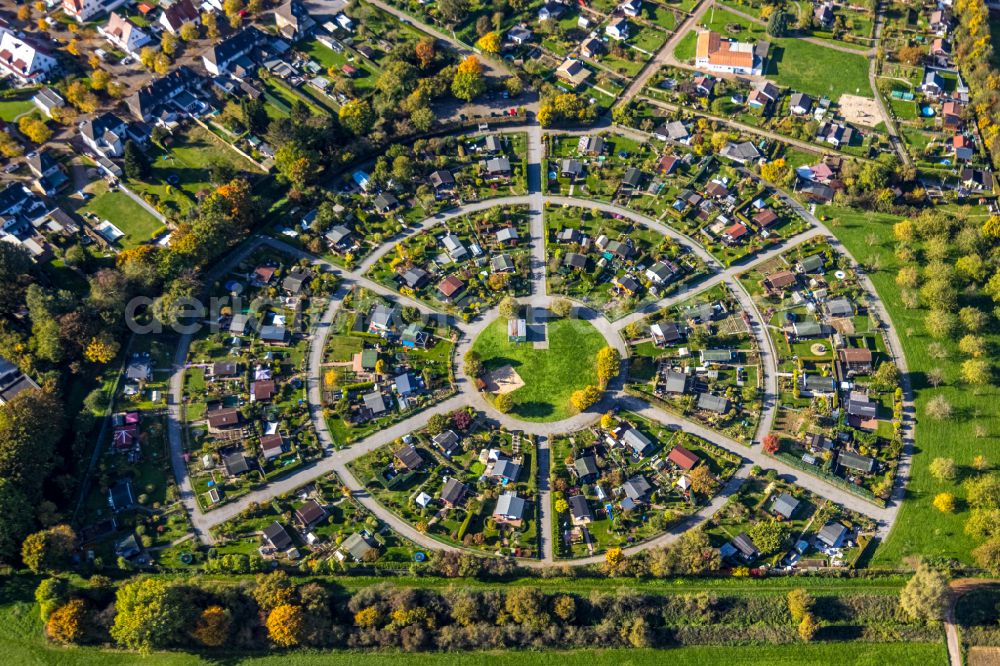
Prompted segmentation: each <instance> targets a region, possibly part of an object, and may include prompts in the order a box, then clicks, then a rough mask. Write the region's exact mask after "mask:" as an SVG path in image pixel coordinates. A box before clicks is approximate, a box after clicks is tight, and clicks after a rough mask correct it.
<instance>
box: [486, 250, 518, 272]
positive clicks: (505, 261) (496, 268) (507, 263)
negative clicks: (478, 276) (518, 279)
mask: <svg viewBox="0 0 1000 666" xmlns="http://www.w3.org/2000/svg"><path fill="white" fill-rule="evenodd" d="M516 268H517V267H516V266H515V265H514V260H513V259H511V257H510V255H509V254H498V255H494V256H493V258H492V259H490V270H491V271H493V272H494V273H513V272H514V271H515V270H516Z"/></svg>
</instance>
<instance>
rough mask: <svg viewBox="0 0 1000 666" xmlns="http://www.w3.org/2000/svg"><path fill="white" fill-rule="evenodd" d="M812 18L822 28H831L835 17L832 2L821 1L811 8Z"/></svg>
mask: <svg viewBox="0 0 1000 666" xmlns="http://www.w3.org/2000/svg"><path fill="white" fill-rule="evenodd" d="M813 18H814V19H815V20H816V23H818V24H819V25H820V27H822V28H823V29H824V30H829V29H830V28H832V27H833V23H834V20H835V19H836V17H835V16H834V14H833V3H832V2H823V3H820V4H818V5H817V6H816V8H815V9H814V10H813Z"/></svg>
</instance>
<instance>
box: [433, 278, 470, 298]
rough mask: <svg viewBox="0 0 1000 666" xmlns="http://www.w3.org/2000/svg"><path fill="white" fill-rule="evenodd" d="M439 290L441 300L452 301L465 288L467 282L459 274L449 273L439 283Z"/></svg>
mask: <svg viewBox="0 0 1000 666" xmlns="http://www.w3.org/2000/svg"><path fill="white" fill-rule="evenodd" d="M437 290H438V294H439V295H440V296H441V300H443V301H444V302H445V303H450V302H452V301H453V300H454V299H455V298H457V297H458V296H459V295H461V293H462V292H463V291H464V290H465V282H464V281H463V280H462V279H461V278H459V277H458V276H457V275H449V276H448V277H446V278H445V279H443V280H441V282H439V283H438V286H437Z"/></svg>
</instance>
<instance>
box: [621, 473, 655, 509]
mask: <svg viewBox="0 0 1000 666" xmlns="http://www.w3.org/2000/svg"><path fill="white" fill-rule="evenodd" d="M618 490H619V492H620V493H623V494H624V495H625V499H624V500H622V502H621V506H622V508H623V509H628V508H635V507H636V506H637V505H639V504H644V503H645V502H647V501H648V500H649V495H650V493H651V492H652V491H653V486H651V485H650V483H649V481H647V480H646V477H644V476H642V475H641V474H637V475H635V476H633V477H632V478H630V479H629V480H628V481H626V482H625V483H623V484H622V485H621V487H620V488H619V489H618Z"/></svg>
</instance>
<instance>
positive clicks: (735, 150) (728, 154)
mask: <svg viewBox="0 0 1000 666" xmlns="http://www.w3.org/2000/svg"><path fill="white" fill-rule="evenodd" d="M719 154H720V155H722V156H723V157H725V158H727V159H730V160H732V161H733V162H736V163H738V164H746V163H747V162H755V161H757V160H758V159H760V151H759V150H757V146H755V145H753V143H751V142H750V141H744V142H742V143H733V142H729V143H727V144H726V145H725V146H724V147H723V148H722V151H721V152H720V153H719Z"/></svg>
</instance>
